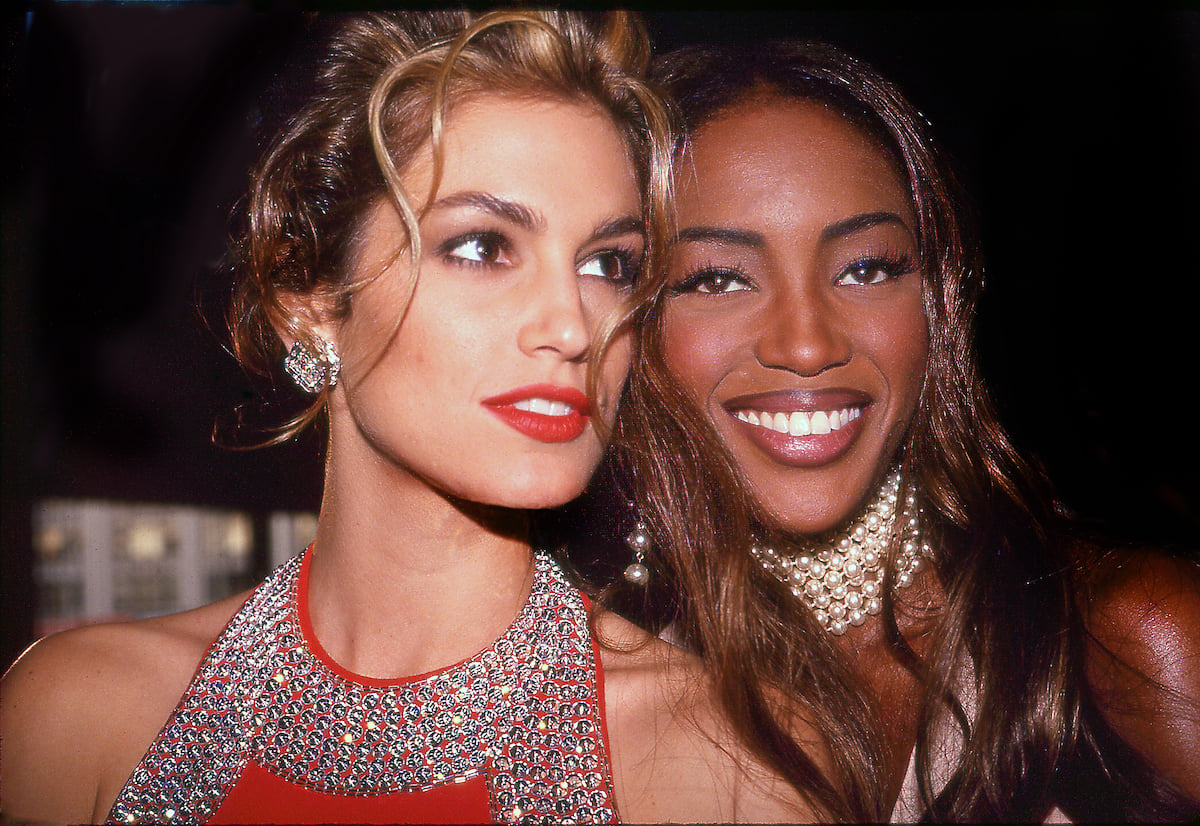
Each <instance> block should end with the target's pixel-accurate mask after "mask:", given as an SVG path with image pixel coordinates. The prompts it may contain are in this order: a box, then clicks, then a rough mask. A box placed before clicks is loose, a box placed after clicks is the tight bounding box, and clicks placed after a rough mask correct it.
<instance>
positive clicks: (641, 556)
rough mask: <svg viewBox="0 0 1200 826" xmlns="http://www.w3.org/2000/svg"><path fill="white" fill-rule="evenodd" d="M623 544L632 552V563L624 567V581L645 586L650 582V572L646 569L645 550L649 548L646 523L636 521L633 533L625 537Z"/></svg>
mask: <svg viewBox="0 0 1200 826" xmlns="http://www.w3.org/2000/svg"><path fill="white" fill-rule="evenodd" d="M625 544H626V545H628V546H629V549H630V550H631V551H633V562H631V563H629V565H627V566H625V581H626V582H628V583H630V584H631V585H645V584H646V583H647V582H648V581H649V580H650V570H649V569H648V568H647V567H646V565H645V561H646V549H647V548H649V547H650V530H649V529H648V528H647V527H646V523H645V522H643V521H642V520H640V519H639V520H638V521H637V523H636V524H635V525H634V526H633V532H632V533H630V534H629V536H627V537H625Z"/></svg>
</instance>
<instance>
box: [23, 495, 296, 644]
mask: <svg viewBox="0 0 1200 826" xmlns="http://www.w3.org/2000/svg"><path fill="white" fill-rule="evenodd" d="M33 522H34V524H33V535H34V548H35V558H34V560H35V561H34V582H35V583H36V587H37V590H38V598H37V605H38V616H37V618H36V631H37V634H38V635H42V634H48V633H51V632H53V631H60V630H63V629H65V628H70V627H72V626H75V625H81V624H85V623H93V622H101V621H107V620H127V619H140V618H144V617H152V616H157V615H159V614H167V613H171V612H174V611H184V610H187V609H189V608H196V607H198V606H201V605H204V604H205V603H209V602H212V601H214V600H218V599H222V598H224V597H227V596H230V595H231V594H234V593H237V592H238V591H241V590H243V589H245V588H248V587H250V586H252V585H253V584H254V582H255V581H256V579H257V576H256V573H257V571H256V567H257V565H256V559H261V558H263V557H264V556H265V562H266V564H267V567H269V568H273V567H274V566H276V565H278V564H279V563H281V562H283V561H285V560H286V559H288V558H289V557H291V556H294V555H295V554H296V553H297V552H299V551H300V550H301V549H303V548H304V547H305V546H306V545H307V544H308V543H309V542H311V541H312V538H313V535H314V534H315V532H316V524H317V523H316V517H315V516H314V515H313V514H311V513H304V512H302V513H283V512H276V513H272V514H270V515H269V516H268V518H267V520H266V525H267V530H266V537H265V540H266V541H265V545H266V547H265V549H263V550H264V551H265V553H263V552H261V551H260V553H259V554H256V553H255V548H254V543H255V530H254V522H253V519H252V517H251V516H250V515H249V514H247V513H244V512H241V511H235V510H220V509H214V508H201V507H194V506H188V505H162V504H137V503H128V502H114V501H103V500H94V499H80V500H76V499H48V500H44V501H42V502H40V503H39V504H37V505H36V506H35V508H34V515H33Z"/></svg>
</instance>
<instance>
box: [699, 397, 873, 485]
mask: <svg viewBox="0 0 1200 826" xmlns="http://www.w3.org/2000/svg"><path fill="white" fill-rule="evenodd" d="M873 402H874V400H873V399H872V398H871V397H870V396H868V395H867V394H866V393H863V392H862V391H859V390H851V389H847V388H841V387H837V388H829V389H823V390H777V391H773V392H769V393H753V394H750V395H746V396H737V397H736V398H733V399H730V400H729V401H727V402H725V403H724V404H723V405H722V407H724V408H725V412H726V413H728V414H729V418H730V419H731V420H732V421H733V423H734V426H735V427H736V428H737V430H738V432H740V433H743V434H744V435H745V436H746V437H747V438H748V439H749V440H750V441H751V442H753V443H754V444H755V445H756V446H757V447H758V448H759V449H760V450H762V451H763V452H764V453H766V454H767V455H768V456H769V457H770V458H771V459H772V460H774V461H776V462H778V463H779V464H782V465H787V466H788V467H797V468H812V467H821V466H822V465H827V464H829V463H831V462H835V461H837V460H838V459H840V458H841V457H842V456H843V455H845V453H846V452H847V451H848V450H850V448H851V447H852V446H853V445H854V443H855V441H857V439H858V437H859V436H861V435H862V432H863V426H864V423H865V422H866V421H867V418H868V417H869V416H870V415H871V406H872V404H873ZM843 407H860V408H862V415H861V416H859V417H858V418H857V419H854V420H853V421H850V422H848V423H847V424H845V425H843V426H842V428H841V429H840V430H834V431H832V432H831V433H825V434H821V435H818V436H791V435H789V434H787V433H779V432H778V431H775V430H768V429H767V428H765V427H759V426H758V425H753V424H750V423H749V422H743V421H742V420H741V419H739V418H737V415H736V414H737V412H738V411H739V410H760V411H764V412H767V413H788V412H791V411H793V410H800V411H804V412H806V413H811V412H813V411H816V410H837V409H840V408H843Z"/></svg>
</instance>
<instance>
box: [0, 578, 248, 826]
mask: <svg viewBox="0 0 1200 826" xmlns="http://www.w3.org/2000/svg"><path fill="white" fill-rule="evenodd" d="M244 600H245V595H244V594H243V595H239V596H237V597H232V598H230V599H227V600H223V601H221V602H217V603H213V604H211V605H207V606H204V607H202V608H197V609H195V610H193V611H187V612H184V613H180V614H173V615H170V616H166V617H156V618H153V619H147V620H138V621H134V622H123V623H106V624H102V625H92V626H85V627H82V628H75V629H72V630H70V631H64V632H61V633H59V634H54V635H52V636H49V637H46V638H44V639H42V640H39V641H38V642H37V643H35V644H34V645H32V646H30V648H29V649H28V650H26V651H25V653H24V654H22V655H21V657H20V658H19V659H18V660H17V661H16V662H15V663H14V664H13V665H12V667H11V668H10V669H9V670H8V673H7V674H5V676H4V681H3V684H2V686H0V720H3V737H4V739H3V745H4V755H3V756H4V759H3V761H2V766H0V769H2V772H3V775H2V777H0V785H2V787H3V789H4V807H5V812H4V814H5V817H6V818H13V819H17V820H35V821H36V820H45V821H51V822H54V821H62V822H71V823H79V822H87V821H91V820H93V819H96V818H102V817H103V816H104V814H105V812H106V811H107V807H108V805H110V804H111V802H112V798H114V797H115V796H116V793H117V792H118V791H119V790H120V786H121V785H122V784H123V783H124V780H125V778H126V777H127V776H128V774H129V772H130V771H132V770H133V767H134V766H135V765H136V764H137V762H138V760H140V759H141V756H142V754H143V753H144V752H145V750H146V748H147V747H149V745H150V743H151V742H152V741H153V740H154V737H155V736H156V735H157V734H158V731H159V729H160V728H161V727H162V725H163V723H165V722H166V720H167V717H168V716H170V714H171V711H172V710H173V709H174V707H175V704H176V703H177V702H178V700H179V697H180V696H181V695H182V694H183V692H184V690H185V689H186V688H187V684H188V682H189V681H190V680H191V678H192V675H193V674H194V673H195V670H196V667H197V666H198V665H199V663H200V660H201V659H202V658H203V656H204V654H205V652H206V651H207V649H208V647H209V645H210V644H211V643H212V641H213V639H214V638H215V637H216V636H217V635H218V634H219V633H220V632H221V630H222V629H223V628H224V626H225V625H226V623H228V621H229V619H230V617H231V616H233V614H234V613H235V612H236V611H237V609H238V607H239V606H240V605H241V603H242V602H243V601H244Z"/></svg>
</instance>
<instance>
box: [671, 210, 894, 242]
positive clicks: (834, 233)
mask: <svg viewBox="0 0 1200 826" xmlns="http://www.w3.org/2000/svg"><path fill="white" fill-rule="evenodd" d="M880 224H898V225H899V226H901V227H902V228H904V229H906V230H908V231H909V232H910V233H911V232H912V230H911V228H910V227H909V226H908V222H907V221H905V220H904V219H903V218H901V217H900V216H899V215H897V214H896V213H894V212H864V213H862V214H861V215H851V216H850V217H849V218H843V219H842V220H841V221H837V222H835V223H832V224H830V225H829V226H827V227H825V228H824V229H822V230H821V236H820V240H821V241H822V242H828V241H833V240H836V239H838V238H844V237H846V236H847V235H853V234H854V233H856V232H862V231H863V230H867V229H870V228H871V227H877V226H879V225H880ZM682 241H707V242H709V243H714V244H725V245H729V246H740V247H753V248H755V249H762V248H764V247H766V245H767V239H766V237H765V236H764V235H763V234H762V233H759V232H754V231H753V230H748V229H735V228H733V227H710V226H695V227H686V228H684V229H681V230H680V231H679V232H678V233H677V234H676V236H675V238H674V239H673V240H672V243H679V242H682Z"/></svg>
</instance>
